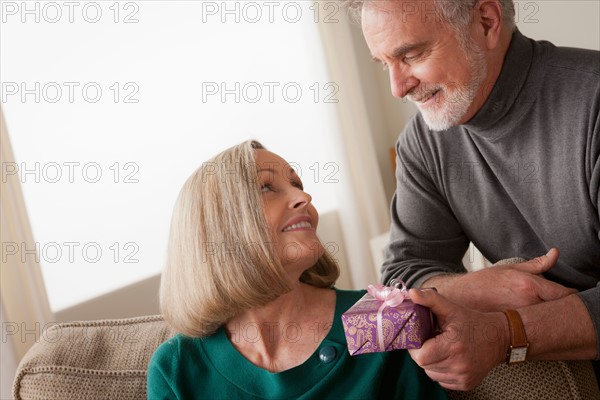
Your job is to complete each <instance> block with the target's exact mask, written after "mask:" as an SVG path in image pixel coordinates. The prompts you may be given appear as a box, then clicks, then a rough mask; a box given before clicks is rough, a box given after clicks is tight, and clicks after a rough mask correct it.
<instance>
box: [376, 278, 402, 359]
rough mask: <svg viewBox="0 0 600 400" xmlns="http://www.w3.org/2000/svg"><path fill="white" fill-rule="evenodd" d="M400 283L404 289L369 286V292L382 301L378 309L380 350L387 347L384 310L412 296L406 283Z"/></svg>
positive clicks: (378, 342)
mask: <svg viewBox="0 0 600 400" xmlns="http://www.w3.org/2000/svg"><path fill="white" fill-rule="evenodd" d="M400 283H402V289H399V288H398V287H392V286H384V285H369V286H368V287H367V292H368V293H369V294H370V295H371V296H373V297H374V298H375V299H376V300H379V301H381V302H382V304H381V306H380V307H379V310H377V344H378V345H379V350H380V351H385V348H386V346H385V343H384V341H383V310H385V308H386V307H396V306H397V305H399V304H401V303H402V302H403V301H404V300H405V299H407V298H408V299H409V298H410V297H409V296H408V290H406V285H404V282H402V281H400Z"/></svg>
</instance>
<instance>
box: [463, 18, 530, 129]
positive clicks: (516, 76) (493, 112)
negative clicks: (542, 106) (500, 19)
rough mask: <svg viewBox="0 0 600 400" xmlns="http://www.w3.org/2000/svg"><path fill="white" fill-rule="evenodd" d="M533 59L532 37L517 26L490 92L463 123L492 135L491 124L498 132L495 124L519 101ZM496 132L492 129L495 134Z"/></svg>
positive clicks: (469, 127)
mask: <svg viewBox="0 0 600 400" xmlns="http://www.w3.org/2000/svg"><path fill="white" fill-rule="evenodd" d="M532 60H533V44H532V42H531V40H529V39H528V38H526V37H525V36H523V35H522V34H521V32H519V31H518V30H515V32H514V33H513V36H512V39H511V42H510V45H509V47H508V51H507V52H506V56H505V58H504V63H503V65H502V70H501V71H500V75H499V76H498V79H497V80H496V83H495V84H494V87H493V89H492V92H491V93H490V96H489V97H488V99H487V100H486V102H485V103H484V105H483V107H481V109H480V110H479V111H478V112H477V114H475V116H474V117H473V118H471V120H469V121H468V122H467V123H465V124H464V125H463V127H465V128H466V129H467V130H469V131H471V132H474V133H479V134H481V135H482V136H488V135H486V131H487V130H488V129H490V128H494V129H493V131H494V132H495V133H498V132H497V131H496V129H495V128H497V127H498V125H499V124H501V123H500V122H501V120H502V118H504V117H505V116H506V114H508V112H509V111H510V109H511V108H512V107H514V106H515V103H517V98H518V97H519V96H520V95H521V92H522V90H523V88H524V85H525V82H526V80H527V77H528V75H529V70H530V68H531V64H532ZM520 100H523V99H520ZM513 116H515V115H513ZM494 132H489V133H490V134H494ZM490 138H491V137H490Z"/></svg>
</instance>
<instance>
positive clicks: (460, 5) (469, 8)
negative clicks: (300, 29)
mask: <svg viewBox="0 0 600 400" xmlns="http://www.w3.org/2000/svg"><path fill="white" fill-rule="evenodd" d="M371 1H394V0H341V2H342V3H343V5H344V6H345V7H347V8H348V9H349V10H350V12H351V15H352V16H353V17H354V19H355V20H356V21H360V15H361V12H362V8H363V6H364V5H365V3H368V2H371ZM478 1H479V0H433V3H434V5H435V8H436V12H437V14H438V17H439V18H440V19H441V20H442V21H443V22H445V23H447V24H448V26H450V27H451V28H452V29H453V30H454V31H456V32H457V34H458V37H459V38H460V37H464V35H465V34H466V32H467V28H468V26H469V24H470V23H471V20H472V17H473V8H475V5H476V4H477V2H478ZM419 2H422V0H415V3H419ZM499 2H500V6H501V8H502V19H503V22H504V24H505V25H506V26H507V27H508V28H509V30H514V28H515V5H514V3H513V0H499Z"/></svg>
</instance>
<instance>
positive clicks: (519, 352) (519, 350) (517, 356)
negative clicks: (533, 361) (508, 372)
mask: <svg viewBox="0 0 600 400" xmlns="http://www.w3.org/2000/svg"><path fill="white" fill-rule="evenodd" d="M526 357H527V347H515V348H513V349H512V350H511V351H510V360H509V363H511V364H512V363H518V362H523V361H525V358H526Z"/></svg>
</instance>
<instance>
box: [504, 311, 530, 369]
mask: <svg viewBox="0 0 600 400" xmlns="http://www.w3.org/2000/svg"><path fill="white" fill-rule="evenodd" d="M504 315H506V318H507V319H508V327H509V329H510V347H509V348H508V352H507V354H506V363H507V364H517V363H522V362H525V359H526V358H527V349H528V348H529V343H528V342H527V335H525V327H524V326H523V320H521V315H519V313H518V312H517V311H516V310H506V311H504Z"/></svg>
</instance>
